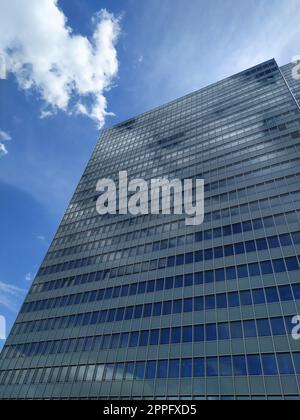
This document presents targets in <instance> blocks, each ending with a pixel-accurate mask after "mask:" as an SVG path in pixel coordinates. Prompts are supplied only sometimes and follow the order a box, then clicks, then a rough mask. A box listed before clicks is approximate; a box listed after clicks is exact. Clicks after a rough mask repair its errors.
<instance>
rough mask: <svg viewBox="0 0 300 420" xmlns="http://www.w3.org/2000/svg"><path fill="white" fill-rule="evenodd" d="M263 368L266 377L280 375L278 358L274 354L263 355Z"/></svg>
mask: <svg viewBox="0 0 300 420" xmlns="http://www.w3.org/2000/svg"><path fill="white" fill-rule="evenodd" d="M262 366H263V372H264V375H278V368H277V363H276V357H275V356H274V355H272V354H264V355H262Z"/></svg>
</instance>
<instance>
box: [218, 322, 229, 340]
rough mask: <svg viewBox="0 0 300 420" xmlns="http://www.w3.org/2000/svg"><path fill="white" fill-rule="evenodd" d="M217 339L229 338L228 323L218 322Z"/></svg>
mask: <svg viewBox="0 0 300 420" xmlns="http://www.w3.org/2000/svg"><path fill="white" fill-rule="evenodd" d="M217 328H218V339H219V340H229V339H230V330H229V324H227V323H222V324H218V326H217Z"/></svg>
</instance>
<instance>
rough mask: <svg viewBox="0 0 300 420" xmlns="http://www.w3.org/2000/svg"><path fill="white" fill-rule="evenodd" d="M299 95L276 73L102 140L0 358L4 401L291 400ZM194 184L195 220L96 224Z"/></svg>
mask: <svg viewBox="0 0 300 420" xmlns="http://www.w3.org/2000/svg"><path fill="white" fill-rule="evenodd" d="M299 103H300V82H299V81H296V80H294V79H293V78H292V65H287V66H284V67H282V68H279V67H278V65H277V63H276V61H275V60H270V61H268V62H266V63H262V64H260V65H259V66H256V67H254V68H252V69H249V70H247V71H244V72H242V73H239V74H237V75H235V76H232V77H229V78H227V79H225V80H223V81H221V82H218V83H215V84H214V85H211V86H209V87H207V88H204V89H201V90H200V91H197V92H195V93H192V94H190V95H188V96H185V97H183V98H181V99H178V100H176V101H173V102H171V103H170V104H167V105H165V106H162V107H160V108H157V109H155V110H153V111H150V112H147V113H145V114H143V115H140V116H138V117H136V118H134V119H131V120H129V121H126V122H125V123H122V124H119V125H117V126H114V127H112V128H109V129H107V130H105V131H104V132H103V133H102V135H101V139H100V140H99V142H98V144H97V146H96V148H95V151H94V153H93V155H92V157H91V159H90V161H89V163H88V166H87V168H86V170H85V172H84V175H83V176H82V178H81V180H80V183H79V185H78V187H77V189H76V191H75V194H74V196H73V198H72V200H71V203H70V205H69V207H68V209H67V211H66V213H65V215H64V218H63V220H62V222H61V225H60V227H59V229H58V231H57V234H56V236H55V238H54V240H53V242H52V244H51V246H50V248H49V251H48V253H47V255H46V257H45V260H44V262H43V264H42V266H41V268H40V270H39V272H38V274H37V277H36V279H35V281H34V283H33V285H32V287H31V290H30V292H29V294H28V296H27V298H26V300H25V303H24V305H23V307H22V309H21V311H20V313H19V316H18V318H17V320H16V322H15V325H14V327H13V329H12V331H11V334H10V336H9V338H8V340H7V342H6V345H5V347H4V349H3V351H2V353H1V356H0V398H2V399H60V398H61V399H125V400H129V399H145V400H146V399H149V400H151V399H195V400H197V399H199V400H201V399H236V400H239V399H299V395H300V342H299V341H296V340H294V339H293V338H292V329H293V327H294V325H293V323H292V319H293V317H294V316H295V315H297V314H300V191H299V181H300V142H299V139H300V107H299ZM120 171H127V172H128V175H129V177H130V178H131V179H132V178H144V179H146V180H150V179H152V178H158V177H167V178H169V179H173V178H180V179H186V178H194V179H195V178H201V179H204V180H205V220H204V224H203V225H201V226H194V227H191V226H186V224H185V215H181V216H179V215H168V216H166V215H139V216H136V217H133V216H130V215H115V216H112V215H107V216H99V215H98V214H97V212H96V201H97V198H98V195H97V193H96V184H97V181H98V180H99V179H101V178H112V179H115V180H116V181H117V179H118V176H119V172H120Z"/></svg>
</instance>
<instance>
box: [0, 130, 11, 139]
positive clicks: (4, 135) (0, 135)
mask: <svg viewBox="0 0 300 420" xmlns="http://www.w3.org/2000/svg"><path fill="white" fill-rule="evenodd" d="M10 140H11V136H10V134H9V133H7V132H6V131H2V130H0V141H10Z"/></svg>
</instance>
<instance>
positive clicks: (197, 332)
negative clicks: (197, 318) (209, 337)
mask: <svg viewBox="0 0 300 420" xmlns="http://www.w3.org/2000/svg"><path fill="white" fill-rule="evenodd" d="M194 341H195V342H203V341H204V326H203V325H196V326H195V327H194Z"/></svg>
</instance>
